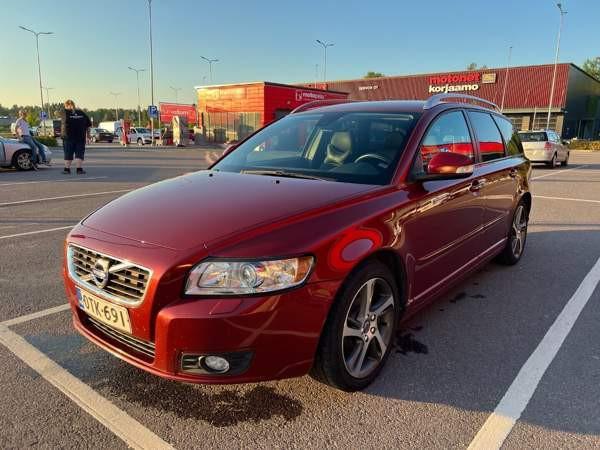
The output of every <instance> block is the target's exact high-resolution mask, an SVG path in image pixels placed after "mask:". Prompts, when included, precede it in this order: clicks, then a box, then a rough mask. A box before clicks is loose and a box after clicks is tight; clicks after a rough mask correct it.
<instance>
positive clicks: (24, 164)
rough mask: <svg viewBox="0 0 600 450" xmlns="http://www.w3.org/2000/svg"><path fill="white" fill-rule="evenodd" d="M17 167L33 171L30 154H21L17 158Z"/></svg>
mask: <svg viewBox="0 0 600 450" xmlns="http://www.w3.org/2000/svg"><path fill="white" fill-rule="evenodd" d="M17 165H18V166H19V167H20V168H21V169H31V159H30V157H29V153H20V154H19V156H17Z"/></svg>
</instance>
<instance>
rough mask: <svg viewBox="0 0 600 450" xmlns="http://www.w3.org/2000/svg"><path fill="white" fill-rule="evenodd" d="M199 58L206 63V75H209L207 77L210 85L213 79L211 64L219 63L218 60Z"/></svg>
mask: <svg viewBox="0 0 600 450" xmlns="http://www.w3.org/2000/svg"><path fill="white" fill-rule="evenodd" d="M200 58H202V59H203V60H204V61H206V62H207V63H208V73H209V76H210V84H212V82H213V77H212V63H214V62H219V60H218V59H210V58H206V57H204V56H200Z"/></svg>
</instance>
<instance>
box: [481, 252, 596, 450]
mask: <svg viewBox="0 0 600 450" xmlns="http://www.w3.org/2000/svg"><path fill="white" fill-rule="evenodd" d="M599 281H600V258H599V259H598V260H597V261H596V264H594V266H593V267H592V269H591V270H590V271H589V272H588V274H587V275H586V276H585V278H584V279H583V281H582V282H581V284H580V285H579V287H578V288H577V290H576V291H575V293H574V294H573V296H572V297H571V298H570V299H569V301H568V302H567V304H566V305H565V307H564V308H563V310H562V311H561V313H560V314H559V315H558V317H557V318H556V320H555V321H554V323H553V324H552V326H551V327H550V328H549V329H548V332H547V333H546V335H545V336H544V338H543V339H542V341H541V342H540V343H539V345H538V346H537V348H536V349H535V351H534V352H533V353H532V354H531V356H530V357H529V359H528V360H527V361H526V362H525V364H524V365H523V367H522V368H521V370H520V371H519V373H518V375H517V377H516V378H515V379H514V381H513V382H512V384H511V385H510V387H509V388H508V390H507V391H506V394H504V397H502V400H500V403H499V404H498V406H497V407H496V409H495V410H494V412H493V413H492V414H491V415H490V416H489V417H488V419H487V420H486V421H485V423H484V424H483V427H482V428H481V429H480V430H479V432H478V433H477V435H476V436H475V438H474V439H473V441H472V442H471V444H470V445H469V449H472V450H475V449H477V450H479V449H481V450H484V449H485V450H488V449H499V448H500V447H501V446H502V444H503V443H504V441H505V440H506V438H507V437H508V435H509V434H510V432H511V430H512V428H513V427H514V425H515V423H516V422H517V420H519V418H520V417H521V414H522V413H523V411H524V410H525V408H526V407H527V404H528V403H529V400H531V397H532V396H533V394H534V392H535V390H536V388H537V386H538V384H539V382H540V380H541V379H542V377H543V376H544V373H545V372H546V370H547V369H548V366H550V363H551V362H552V360H553V359H554V358H555V356H556V354H557V353H558V351H559V350H560V348H561V346H562V344H563V342H564V341H565V339H566V338H567V336H568V335H569V333H570V331H571V329H572V328H573V325H574V324H575V322H576V321H577V318H578V317H579V314H580V313H581V311H582V310H583V308H584V307H585V305H586V304H587V302H588V300H589V299H590V298H591V296H592V294H593V293H594V290H595V289H596V286H597V285H598V282H599Z"/></svg>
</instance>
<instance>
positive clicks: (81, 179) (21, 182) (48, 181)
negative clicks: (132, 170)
mask: <svg viewBox="0 0 600 450" xmlns="http://www.w3.org/2000/svg"><path fill="white" fill-rule="evenodd" d="M105 178H108V177H107V176H104V177H84V178H70V179H69V178H66V179H62V180H41V181H16V182H14V183H3V184H0V186H18V185H20V184H39V183H64V182H65V181H83V180H103V179H105Z"/></svg>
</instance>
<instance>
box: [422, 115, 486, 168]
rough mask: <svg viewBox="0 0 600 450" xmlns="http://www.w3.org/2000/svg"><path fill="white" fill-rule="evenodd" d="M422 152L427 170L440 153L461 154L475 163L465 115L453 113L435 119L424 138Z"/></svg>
mask: <svg viewBox="0 0 600 450" xmlns="http://www.w3.org/2000/svg"><path fill="white" fill-rule="evenodd" d="M420 150H421V156H422V158H423V166H424V167H423V169H425V170H426V169H427V164H428V163H429V161H430V160H431V158H432V157H433V155H435V154H436V153H440V152H452V153H460V154H461V155H465V156H468V157H469V158H471V161H473V162H474V161H475V159H474V153H473V143H472V142H471V135H470V134H469V127H468V126H467V122H466V120H465V117H464V115H463V113H462V112H461V111H453V112H449V113H445V114H442V115H441V116H440V117H438V118H437V119H435V121H434V122H433V124H432V125H431V126H430V127H429V130H427V134H426V135H425V138H423V142H422V144H421V148H420Z"/></svg>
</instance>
